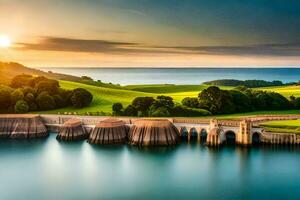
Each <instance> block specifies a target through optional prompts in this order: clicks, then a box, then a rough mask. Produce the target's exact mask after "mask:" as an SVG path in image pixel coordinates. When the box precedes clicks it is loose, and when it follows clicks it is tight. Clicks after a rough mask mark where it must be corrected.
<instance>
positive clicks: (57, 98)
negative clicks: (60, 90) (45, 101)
mask: <svg viewBox="0 0 300 200" xmlns="http://www.w3.org/2000/svg"><path fill="white" fill-rule="evenodd" d="M53 99H54V101H55V105H56V107H57V108H62V107H64V106H66V100H65V99H63V98H62V97H61V96H60V95H58V94H56V95H54V96H53Z"/></svg>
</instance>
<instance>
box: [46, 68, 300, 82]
mask: <svg viewBox="0 0 300 200" xmlns="http://www.w3.org/2000/svg"><path fill="white" fill-rule="evenodd" d="M41 69H42V70H44V71H52V72H59V73H64V74H70V75H75V76H83V75H85V76H89V77H92V78H93V79H94V80H101V81H102V82H107V83H109V82H111V83H115V84H117V83H118V84H121V85H131V84H178V85H180V84H200V83H202V82H205V81H211V80H216V79H239V80H266V81H273V80H280V81H282V82H284V83H287V82H297V81H299V80H300V68H41Z"/></svg>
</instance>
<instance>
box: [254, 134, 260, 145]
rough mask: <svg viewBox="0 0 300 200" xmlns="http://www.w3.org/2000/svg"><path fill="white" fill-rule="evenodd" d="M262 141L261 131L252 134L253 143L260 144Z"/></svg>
mask: <svg viewBox="0 0 300 200" xmlns="http://www.w3.org/2000/svg"><path fill="white" fill-rule="evenodd" d="M260 142H261V134H260V133H259V132H254V133H253V134H252V145H258V144H260Z"/></svg>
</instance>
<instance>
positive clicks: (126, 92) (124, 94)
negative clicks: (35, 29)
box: [38, 81, 300, 118]
mask: <svg viewBox="0 0 300 200" xmlns="http://www.w3.org/2000/svg"><path fill="white" fill-rule="evenodd" d="M60 85H61V87H62V88H65V89H69V90H72V89H75V88H78V87H80V88H85V89H87V90H88V91H90V92H91V93H92V94H93V96H94V98H93V102H92V103H91V105H90V106H88V107H84V108H81V109H76V108H73V107H67V108H62V109H56V110H51V111H45V112H38V113H51V114H57V113H63V112H77V113H78V114H84V113H86V112H101V111H102V112H106V113H111V109H112V108H111V107H112V104H113V103H116V102H120V103H122V104H123V105H124V106H127V105H129V104H130V103H131V101H132V100H133V99H134V98H136V97H142V96H151V97H156V96H158V95H166V96H171V97H173V99H174V101H175V102H177V103H180V102H181V101H182V99H184V98H185V97H197V95H198V94H199V92H200V91H201V90H203V89H205V88H207V87H209V85H171V84H160V85H129V86H124V87H123V88H122V89H114V88H107V87H99V86H92V85H86V84H82V83H77V82H70V81H60ZM220 88H221V89H232V88H233V87H228V86H226V87H225V86H224V87H220ZM257 89H260V90H267V91H275V92H279V93H281V94H282V95H284V96H285V97H287V98H289V97H290V96H291V95H294V96H295V97H300V86H282V87H267V88H257ZM260 114H300V111H299V110H285V111H258V112H249V113H238V114H230V115H219V116H217V117H218V118H239V117H243V116H249V115H260Z"/></svg>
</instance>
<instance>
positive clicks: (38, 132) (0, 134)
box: [0, 115, 49, 139]
mask: <svg viewBox="0 0 300 200" xmlns="http://www.w3.org/2000/svg"><path fill="white" fill-rule="evenodd" d="M48 135H49V134H48V132H47V129H46V127H45V125H44V124H43V121H42V120H41V118H40V116H38V115H0V138H13V139H29V138H39V137H46V136H48Z"/></svg>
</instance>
